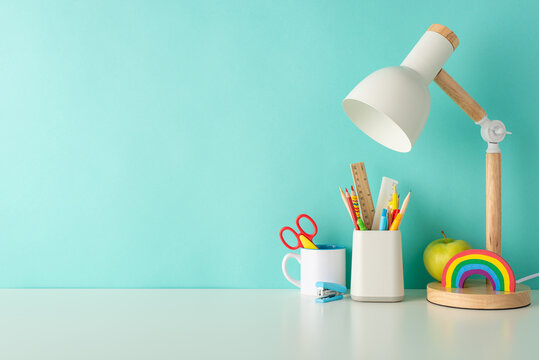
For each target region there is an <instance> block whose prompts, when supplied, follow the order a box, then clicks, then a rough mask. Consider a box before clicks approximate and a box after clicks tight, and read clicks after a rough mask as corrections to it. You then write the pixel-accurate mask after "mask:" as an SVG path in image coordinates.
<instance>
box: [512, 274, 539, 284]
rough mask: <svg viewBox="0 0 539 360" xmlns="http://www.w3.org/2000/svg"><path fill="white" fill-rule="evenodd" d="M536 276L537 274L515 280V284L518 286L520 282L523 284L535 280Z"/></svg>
mask: <svg viewBox="0 0 539 360" xmlns="http://www.w3.org/2000/svg"><path fill="white" fill-rule="evenodd" d="M538 276H539V273H537V274H533V275H528V276H524V277H523V278H522V279H518V280H517V284H520V283H521V282H524V281H528V280H531V279H533V278H536V277H538Z"/></svg>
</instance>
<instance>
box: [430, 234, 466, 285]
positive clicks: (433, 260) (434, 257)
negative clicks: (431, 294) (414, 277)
mask: <svg viewBox="0 0 539 360" xmlns="http://www.w3.org/2000/svg"><path fill="white" fill-rule="evenodd" d="M442 235H443V236H444V237H443V238H442V239H437V240H434V241H433V242H431V243H430V244H429V245H428V246H427V247H426V248H425V251H424V252H423V263H425V268H426V269H427V271H428V272H429V274H430V275H431V276H432V277H433V278H435V279H436V280H438V281H441V280H442V273H443V271H444V266H445V264H446V263H447V262H448V261H449V259H451V258H452V257H453V256H455V255H456V254H458V253H459V252H461V251H464V250H469V249H471V248H472V247H471V246H470V244H468V243H467V242H466V241H464V240H455V239H450V238H447V237H445V234H444V232H443V231H442Z"/></svg>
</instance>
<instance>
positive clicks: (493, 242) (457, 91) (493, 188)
mask: <svg viewBox="0 0 539 360" xmlns="http://www.w3.org/2000/svg"><path fill="white" fill-rule="evenodd" d="M434 82H435V83H436V84H438V86H439V87H440V88H442V90H443V91H444V92H445V93H446V94H447V95H448V96H449V97H450V98H451V99H453V101H454V102H455V103H457V105H458V106H459V107H460V108H461V109H462V110H464V112H465V113H466V114H467V115H468V116H469V117H471V118H472V120H473V121H475V122H476V123H477V122H479V121H481V120H483V119H487V113H486V112H485V110H484V109H483V108H482V107H481V105H479V104H478V103H477V102H476V101H475V100H474V99H473V98H472V97H471V96H470V94H468V93H467V92H466V90H464V89H463V88H462V86H460V85H459V84H458V83H457V82H456V81H455V80H454V79H453V78H452V77H451V76H449V74H448V73H447V72H446V71H445V70H444V69H442V70H440V72H439V73H438V75H436V77H435V78H434ZM486 121H488V119H487V120H486ZM496 148H497V147H496ZM501 169H502V156H501V154H500V152H499V150H498V151H497V152H489V151H488V150H487V184H486V185H487V196H486V199H487V204H486V205H487V209H486V210H487V212H486V237H487V239H486V240H487V244H486V249H487V250H490V251H493V252H495V253H497V254H498V255H501V253H502V171H501Z"/></svg>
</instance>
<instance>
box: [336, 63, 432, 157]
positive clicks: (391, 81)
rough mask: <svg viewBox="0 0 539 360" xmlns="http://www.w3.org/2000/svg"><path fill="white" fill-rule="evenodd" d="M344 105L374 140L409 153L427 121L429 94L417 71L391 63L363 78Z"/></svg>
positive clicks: (347, 111) (348, 113)
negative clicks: (391, 64)
mask: <svg viewBox="0 0 539 360" xmlns="http://www.w3.org/2000/svg"><path fill="white" fill-rule="evenodd" d="M343 107H344V111H345V112H346V114H347V115H348V117H349V118H350V119H351V120H352V121H353V122H354V124H356V126H357V127H359V128H360V129H361V130H362V131H363V132H364V133H365V134H367V135H368V136H370V137H371V138H372V139H374V140H375V141H377V142H379V143H380V144H382V145H384V146H386V147H388V148H390V149H391V150H395V151H400V152H408V151H410V150H411V149H412V146H413V145H414V144H415V142H416V140H417V138H418V137H419V135H420V134H421V131H422V130H423V127H424V126H425V123H426V121H427V117H428V115H429V110H430V94H429V90H428V88H427V85H426V84H425V82H424V80H423V79H422V78H421V76H420V75H419V74H418V73H417V72H416V71H414V70H412V69H410V68H407V67H404V66H392V67H387V68H383V69H380V70H378V71H376V72H374V73H372V74H371V75H369V76H367V77H366V78H365V79H364V80H363V81H361V82H360V83H359V84H358V85H357V86H356V87H355V88H354V89H353V90H352V91H351V92H350V94H348V96H347V97H346V98H345V99H344V101H343Z"/></svg>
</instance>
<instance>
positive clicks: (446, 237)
mask: <svg viewBox="0 0 539 360" xmlns="http://www.w3.org/2000/svg"><path fill="white" fill-rule="evenodd" d="M442 235H443V236H444V239H445V243H446V244H447V237H446V236H445V233H444V231H443V230H442Z"/></svg>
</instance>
